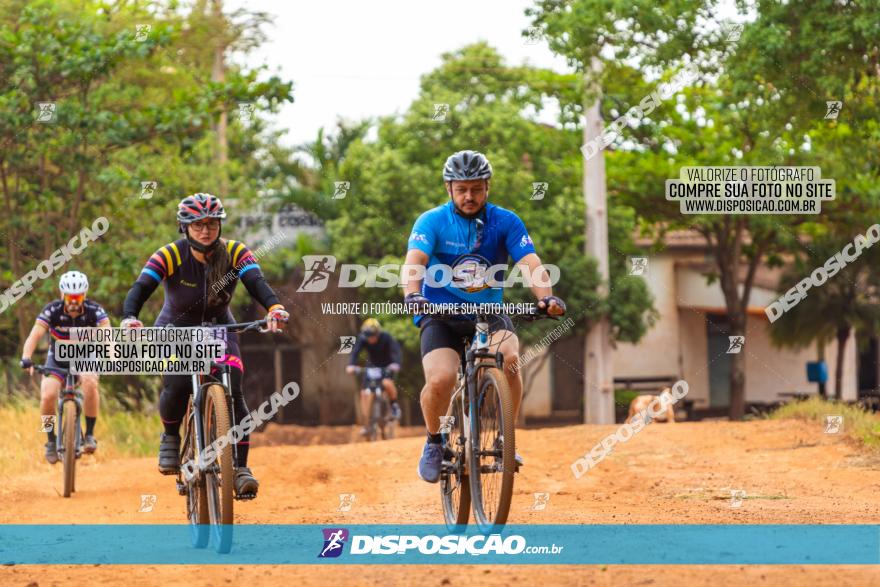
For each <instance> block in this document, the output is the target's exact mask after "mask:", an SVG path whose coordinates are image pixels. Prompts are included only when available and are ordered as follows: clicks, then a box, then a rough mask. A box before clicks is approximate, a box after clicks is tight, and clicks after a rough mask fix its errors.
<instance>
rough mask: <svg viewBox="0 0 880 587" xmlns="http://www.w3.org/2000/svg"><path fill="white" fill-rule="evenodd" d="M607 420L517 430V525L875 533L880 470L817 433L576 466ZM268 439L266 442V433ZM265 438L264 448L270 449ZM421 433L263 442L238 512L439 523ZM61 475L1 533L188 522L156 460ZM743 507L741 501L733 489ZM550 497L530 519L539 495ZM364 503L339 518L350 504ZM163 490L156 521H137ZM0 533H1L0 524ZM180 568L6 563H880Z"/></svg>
mask: <svg viewBox="0 0 880 587" xmlns="http://www.w3.org/2000/svg"><path fill="white" fill-rule="evenodd" d="M612 430H613V427H611V426H571V427H565V428H548V429H540V430H524V431H519V432H518V437H517V444H518V446H519V447H520V452H521V454H522V455H523V456H524V458H525V460H526V466H525V467H524V468H523V469H522V470H521V472H520V474H519V475H518V477H517V481H516V493H515V496H514V501H513V506H512V513H511V519H510V521H511V522H515V523H536V524H537V523H542V524H555V523H559V524H573V523H583V524H587V523H615V524H625V523H627V524H632V523H643V524H644V523H689V524H693V523H750V524H768V523H783V524H788V523H803V524H808V523H827V524H840V523H864V524H869V523H870V524H873V523H878V521H880V515H878V512H877V509H878V508H877V506H876V504H877V496H878V495H880V462H878V461H877V459H876V458H874V457H869V456H867V455H866V454H865V453H863V452H861V451H860V450H859V449H858V448H857V447H856V446H855V445H854V444H852V443H851V442H850V441H848V440H846V439H845V437H843V436H839V435H830V434H824V431H823V429H822V426H821V425H820V424H818V423H817V424H809V423H805V422H800V421H758V422H744V423H729V422H703V423H679V424H675V425H666V424H655V425H652V426H650V427H649V428H648V429H646V430H645V431H644V432H643V433H641V434H639V435H637V436H636V437H635V438H633V439H632V440H631V441H630V442H628V443H626V444H624V445H619V446H618V447H617V448H615V450H614V453H613V454H612V455H611V456H610V457H608V458H607V459H606V460H605V461H603V462H602V463H600V464H599V466H598V467H597V468H596V469H595V470H594V471H591V472H590V474H589V475H587V476H585V477H583V478H581V479H579V480H578V479H575V478H574V476H573V475H572V473H571V470H570V465H571V463H572V461H573V460H574V459H576V458H577V457H578V456H581V455H583V453H585V452H587V451H588V450H589V449H590V447H591V446H592V445H593V444H595V443H596V442H597V441H598V440H599V439H601V438H602V437H603V436H605V435H606V434H608V433H610V432H611V431H612ZM267 440H268V438H267ZM267 443H268V442H264V444H267ZM421 443H422V438H421V437H410V438H400V439H397V440H393V441H388V442H384V443H378V444H360V443H359V444H334V445H312V446H277V445H273V446H262V447H260V443H259V439H257V441H255V447H254V449H253V450H252V453H251V454H252V458H251V466H252V468H253V469H254V471H255V473H256V474H257V476H258V478H259V479H260V481H261V483H262V485H261V490H260V497H259V499H257V500H256V501H254V502H251V503H244V504H236V518H237V520H236V521H237V522H240V523H248V524H255V523H276V524H297V523H314V524H324V523H332V524H335V525H345V524H355V523H441V521H442V520H441V517H440V504H439V497H438V489H437V487H436V486H432V485H428V484H426V483H424V482H422V481H420V480H419V479H418V478H417V477H416V474H415V467H416V462H417V459H418V456H419V453H420V447H421ZM59 482H60V469H59V468H58V467H55V468H50V467H49V466H48V465H47V466H46V468H45V470H42V471H40V472H37V473H33V474H29V475H26V476H22V477H18V478H16V479H13V480H12V481H11V482H9V483H8V484H7V485H6V486H5V487H3V488H2V489H0V523H44V524H45V523H107V524H126V523H151V524H157V523H158V524H163V523H183V522H184V521H185V520H184V519H183V517H182V516H183V508H184V501H183V498H181V497H179V496H178V495H177V493H176V491H175V488H174V483H173V480H172V479H171V478H168V477H162V476H160V475H159V474H158V473H156V472H155V462H154V459H153V458H149V459H128V460H117V461H103V460H101V459H100V458H98V459H96V460H86V461H85V462H84V463H83V466H82V467H81V468H80V469H79V470H78V473H77V493H76V494H75V496H74V497H73V498H72V499H62V498H61V497H59V496H58V494H57V491H58V489H59ZM731 489H740V490H743V491H745V493H746V499H745V500H744V501H743V502H742V505H740V506H739V507H732V502H731V497H730V490H731ZM539 492H540V493H549V494H550V497H549V501H548V502H547V506H546V509H544V510H543V511H534V510H533V509H532V506H533V504H534V502H535V498H534V494H535V493H539ZM341 493H354V494H355V495H356V499H355V502H354V504H353V507H352V509H351V511H349V512H339V511H337V508H338V507H339V494H341ZM143 494H155V495H156V496H157V501H156V504H155V507H154V509H153V511H152V512H150V513H138V508H139V506H140V503H141V498H140V496H141V495H143ZM0 532H2V529H0ZM194 570H195V569H194V568H192V567H181V566H170V565H169V566H151V567H132V566H125V567H122V566H106V565H101V566H87V567H86V566H82V567H69V566H65V567H45V566H43V567H33V566H19V567H3V568H0V584H3V585H28V584H31V583H32V582H36V583H37V584H39V585H54V584H58V585H61V584H64V583H69V582H72V581H77V582H84V583H85V584H89V583H92V584H95V583H97V584H107V585H110V584H117V583H120V582H123V581H124V582H125V583H126V585H128V586H133V585H148V584H157V583H164V584H168V583H178V582H180V581H181V580H182V575H181V574H182V573H184V574H185V575H186V582H187V583H191V584H194V585H218V584H223V583H232V584H239V583H244V582H247V583H248V584H252V585H263V584H267V585H268V584H290V583H296V584H299V585H327V584H328V583H331V584H338V585H373V584H376V585H379V584H381V585H401V586H403V585H413V584H415V583H419V584H421V585H447V584H453V585H454V584H457V583H462V582H468V583H472V584H473V583H475V584H479V585H490V584H491V585H509V584H514V583H515V582H518V581H519V580H522V581H524V582H528V583H536V584H551V585H556V584H559V585H609V586H610V585H614V586H619V585H710V584H711V585H718V584H731V585H734V584H756V583H757V584H764V585H805V584H809V585H811V586H820V585H834V586H835V587H839V586H840V585H870V584H878V583H880V568H877V567H867V566H865V567H861V566H849V567H844V566H836V567H827V566H807V567H796V566H753V567H740V566H678V567H673V566H641V567H621V566H610V567H599V566H595V565H591V566H577V567H576V566H549V565H548V566H529V567H512V568H501V567H489V566H455V567H453V566H450V565H442V566H441V565H437V566H430V567H428V566H391V567H384V568H380V567H376V566H360V567H358V566H346V567H339V566H337V567H332V568H328V567H318V566H304V567H283V566H259V567H241V566H210V567H207V568H200V569H199V570H198V572H197V573H196V572H193V571H194Z"/></svg>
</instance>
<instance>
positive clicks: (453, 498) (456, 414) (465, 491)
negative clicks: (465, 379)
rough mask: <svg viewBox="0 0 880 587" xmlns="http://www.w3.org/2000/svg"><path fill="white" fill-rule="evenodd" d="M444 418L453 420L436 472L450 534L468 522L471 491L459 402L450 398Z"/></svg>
mask: <svg viewBox="0 0 880 587" xmlns="http://www.w3.org/2000/svg"><path fill="white" fill-rule="evenodd" d="M446 415H447V416H452V417H453V418H455V420H453V424H452V428H451V429H450V431H449V432H448V433H447V434H444V438H443V440H444V442H443V453H444V454H443V465H442V469H441V470H440V499H441V501H442V502H443V519H444V520H445V521H446V527H447V528H448V529H449V530H450V531H451V532H461V531H463V530H464V529H465V527H466V526H467V523H468V518H470V514H471V512H470V509H471V488H470V485H469V483H470V482H469V481H468V475H467V469H466V467H465V455H466V454H467V452H466V450H465V445H466V442H467V440H466V436H465V428H464V426H465V421H464V414H463V413H462V410H461V399H460V398H459V396H458V395H454V396H453V397H452V405H451V406H450V407H449V411H448V412H447V413H446Z"/></svg>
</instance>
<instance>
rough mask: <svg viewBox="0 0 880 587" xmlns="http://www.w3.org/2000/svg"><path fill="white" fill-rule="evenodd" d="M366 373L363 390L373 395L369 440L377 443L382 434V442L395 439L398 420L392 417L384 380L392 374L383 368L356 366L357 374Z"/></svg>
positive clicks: (368, 431) (368, 430)
mask: <svg viewBox="0 0 880 587" xmlns="http://www.w3.org/2000/svg"><path fill="white" fill-rule="evenodd" d="M361 371H363V372H364V380H363V383H362V384H361V389H362V390H363V389H366V390H368V391H369V392H370V393H372V394H373V401H371V402H370V419H369V422H368V423H367V440H369V441H370V442H375V441H376V440H378V439H379V435H380V434H381V436H382V440H388V439H391V438H394V435H395V426H396V424H397V420H396V419H395V418H394V416H392V415H391V400H390V399H388V396H387V395H386V394H385V387H384V386H383V385H382V380H383V379H388V378H390V377H391V373H390V372H389V371H388V370H387V369H385V368H382V367H366V368H365V369H362V368H361V367H358V366H357V365H355V374H358V373H360V372H361Z"/></svg>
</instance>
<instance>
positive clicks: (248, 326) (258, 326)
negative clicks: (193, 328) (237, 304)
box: [203, 318, 269, 332]
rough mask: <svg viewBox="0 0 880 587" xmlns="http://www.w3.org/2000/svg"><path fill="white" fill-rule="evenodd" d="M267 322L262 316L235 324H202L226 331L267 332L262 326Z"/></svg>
mask: <svg viewBox="0 0 880 587" xmlns="http://www.w3.org/2000/svg"><path fill="white" fill-rule="evenodd" d="M268 323H269V321H268V319H266V318H263V319H262V320H254V321H253V322H237V323H235V324H203V326H204V327H206V328H222V329H224V330H226V331H227V332H248V331H250V330H256V331H258V332H269V330H268V329H264V328H263V327H264V326H266V324H268Z"/></svg>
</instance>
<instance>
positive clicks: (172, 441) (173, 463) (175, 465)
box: [159, 434, 180, 475]
mask: <svg viewBox="0 0 880 587" xmlns="http://www.w3.org/2000/svg"><path fill="white" fill-rule="evenodd" d="M179 470H180V437H179V436H169V435H168V434H163V435H162V442H161V443H159V472H160V473H162V474H163V475H176V474H177V472H178V471H179Z"/></svg>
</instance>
